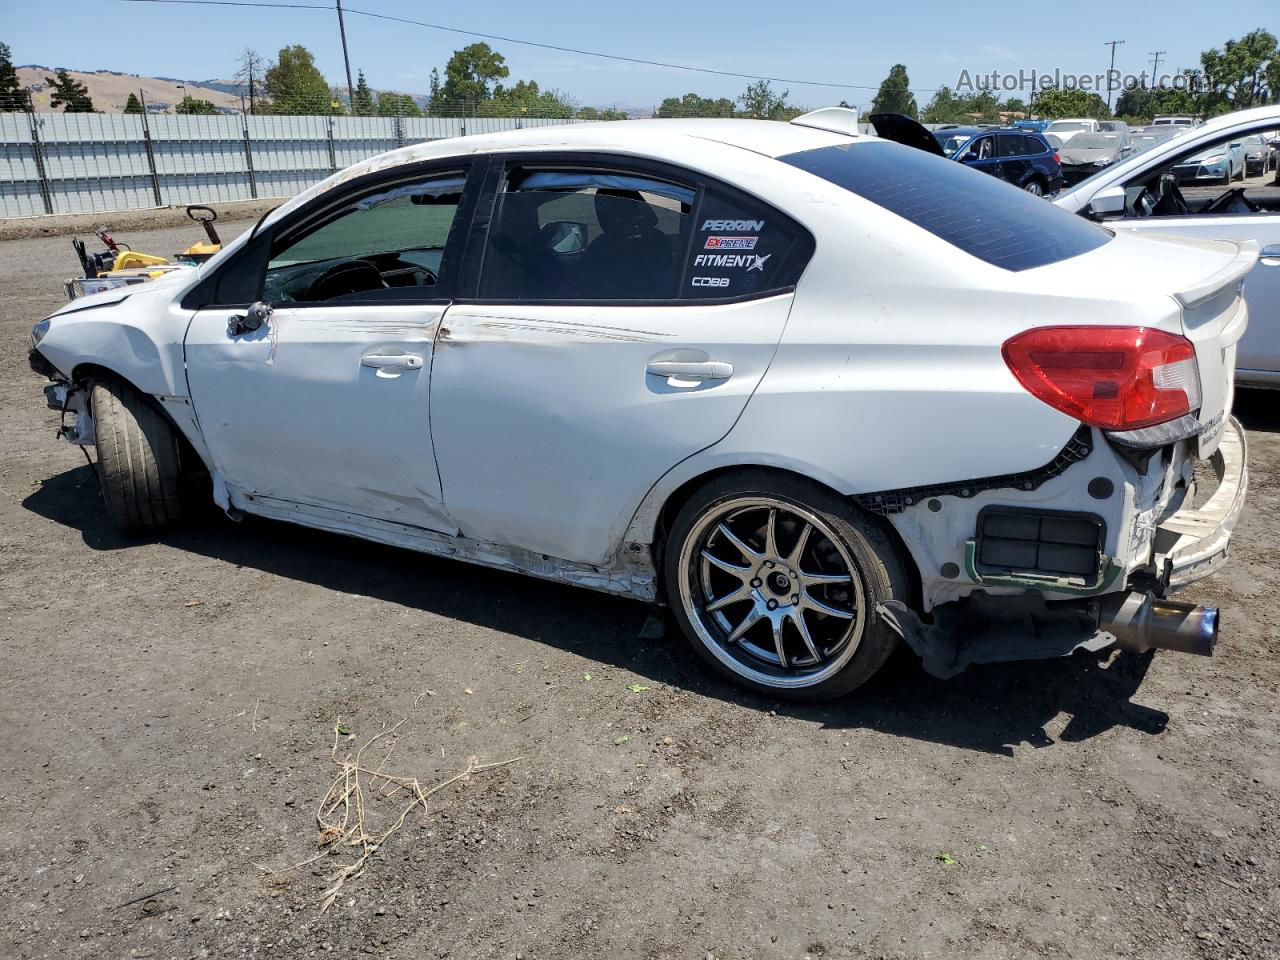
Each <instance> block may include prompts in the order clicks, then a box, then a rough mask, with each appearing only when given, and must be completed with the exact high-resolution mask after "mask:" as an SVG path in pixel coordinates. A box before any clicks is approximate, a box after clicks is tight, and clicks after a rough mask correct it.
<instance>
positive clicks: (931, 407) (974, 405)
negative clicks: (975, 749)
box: [32, 110, 1257, 699]
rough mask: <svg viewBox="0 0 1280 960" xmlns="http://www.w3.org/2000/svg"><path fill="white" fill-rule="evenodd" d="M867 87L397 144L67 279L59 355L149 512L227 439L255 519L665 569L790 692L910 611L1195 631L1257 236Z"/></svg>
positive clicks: (874, 646) (1182, 645)
mask: <svg viewBox="0 0 1280 960" xmlns="http://www.w3.org/2000/svg"><path fill="white" fill-rule="evenodd" d="M854 120H855V118H854V116H853V115H852V114H851V113H849V112H847V111H842V110H824V111H819V112H817V113H815V114H811V115H808V116H806V117H802V118H800V119H798V120H796V121H794V122H792V123H789V124H788V123H776V122H768V121H746V120H689V121H684V120H655V121H628V122H624V123H606V124H589V125H574V126H559V127H548V128H540V129H531V130H523V131H513V132H508V133H502V134H494V135H485V136H477V137H466V138H462V139H455V140H443V141H438V142H433V143H425V144H420V145H418V146H412V147H407V148H405V149H402V150H398V151H395V152H393V153H388V154H384V155H382V156H378V157H374V158H373V159H370V160H367V161H364V162H362V163H360V164H357V165H356V166H354V167H351V168H349V169H347V170H344V171H342V172H340V173H338V174H335V175H334V176H332V177H330V178H329V179H328V180H325V181H324V182H322V183H320V184H318V185H316V186H314V187H312V188H311V189H309V190H307V191H306V192H305V193H303V194H302V195H301V196H299V197H297V198H296V199H294V200H292V201H290V202H289V203H286V204H285V205H284V206H282V207H280V208H279V209H278V210H276V211H274V212H273V213H271V214H270V215H269V216H267V217H266V218H264V219H263V221H262V222H260V223H259V224H258V225H257V226H256V227H255V228H254V229H253V230H251V231H249V232H247V233H246V234H244V235H242V236H241V237H240V238H238V239H237V240H236V241H235V242H234V243H231V244H229V245H228V247H227V248H226V249H225V250H224V251H223V252H222V253H221V254H220V255H219V256H217V257H215V258H213V259H212V260H210V261H209V262H207V263H206V264H204V265H202V266H201V267H200V268H199V269H198V270H195V271H192V272H191V273H190V274H189V275H184V276H174V277H170V278H167V279H163V280H159V281H156V282H155V283H152V284H149V285H143V286H138V287H130V288H128V289H127V290H124V291H111V292H108V293H103V294H99V295H95V296H91V297H86V298H84V299H80V300H76V301H74V302H73V303H71V304H69V305H68V306H67V307H65V308H63V309H62V310H60V311H59V312H58V313H56V314H54V315H53V316H51V317H49V318H47V319H45V320H43V321H41V322H40V323H38V324H37V325H36V327H35V330H34V332H33V341H34V349H33V352H32V365H33V367H34V368H35V369H36V370H37V371H38V372H41V373H43V374H45V375H47V376H48V377H49V378H50V379H51V380H53V381H54V382H53V383H52V384H51V385H50V386H49V387H47V388H46V394H47V395H48V398H49V403H50V405H51V406H53V407H55V408H56V409H59V410H62V411H63V412H64V416H65V417H66V418H67V420H66V423H67V427H66V433H67V435H68V437H69V439H70V440H71V441H72V442H73V443H78V444H82V445H84V446H86V447H88V446H92V447H96V451H97V469H98V473H99V475H100V478H101V487H102V494H103V499H104V501H105V504H106V509H107V511H108V513H109V514H110V515H111V517H112V518H113V520H115V522H116V523H118V524H119V525H120V526H121V527H123V528H125V529H127V530H132V531H152V530H155V529H157V528H160V527H163V526H164V525H166V524H169V523H172V522H174V521H176V520H178V519H179V518H180V516H181V514H182V510H183V494H182V491H183V490H184V489H189V488H190V487H191V484H189V483H186V482H184V481H185V480H186V479H187V478H188V477H189V476H191V475H194V476H197V477H201V478H207V482H206V483H205V488H206V489H209V490H211V492H212V497H213V500H214V501H215V502H216V503H217V504H218V505H219V506H220V507H221V508H222V509H224V510H225V511H226V512H227V513H228V514H230V515H231V516H232V517H239V516H241V515H243V514H257V515H260V516H263V517H270V518H274V519H277V520H286V521H290V522H293V523H300V524H305V525H307V526H312V527H318V528H321V529H324V530H330V531H335V532H338V533H345V534H350V535H354V536H359V537H364V538H367V539H370V540H376V541H381V542H385V543H389V544H395V545H398V546H401V547H407V548H409V549H413V550H419V551H422V552H425V553H429V554H434V555H437V556H442V557H450V558H455V559H458V560H464V561H470V562H473V563H476V564H480V565H482V566H485V567H491V568H498V569H504V570H513V571H520V572H523V573H528V574H532V575H535V576H540V577H547V578H552V579H556V580H561V581H565V582H568V583H572V584H578V585H580V586H584V587H591V588H594V589H598V590H605V591H609V592H612V593H615V594H620V595H625V596H630V597H635V598H639V599H642V600H646V601H656V602H660V603H664V604H666V605H669V607H670V608H671V610H672V612H673V613H674V616H675V618H676V620H677V621H678V622H679V625H680V627H681V628H682V629H683V631H684V632H685V633H686V634H687V635H688V638H689V640H690V641H691V642H692V644H693V646H694V648H695V649H696V650H697V652H698V653H699V654H700V655H701V656H702V657H703V658H705V660H706V661H707V662H708V663H709V664H710V665H711V666H712V667H713V668H715V669H716V670H718V671H719V672H720V673H722V674H724V675H725V676H727V677H728V678H730V679H732V680H734V681H736V682H738V683H740V684H743V685H745V686H747V687H750V688H753V689H755V690H758V691H763V692H767V693H768V694H770V695H771V696H775V697H785V698H792V699H812V698H819V697H829V696H834V695H837V694H841V693H844V692H846V691H849V690H852V689H853V688H854V687H856V686H858V685H859V684H861V683H863V682H864V681H865V680H867V679H868V678H869V677H870V676H871V675H872V674H874V673H875V672H876V670H877V669H878V668H879V667H880V666H881V665H882V664H883V663H884V662H885V659H886V657H888V655H889V653H890V652H891V650H892V648H893V647H894V645H895V644H896V643H898V642H899V640H904V641H905V642H907V643H908V644H909V645H910V646H911V647H912V649H914V650H915V651H916V653H917V654H919V655H920V657H921V658H922V660H923V662H924V665H925V667H926V669H928V670H930V671H931V672H933V673H935V674H937V675H940V676H947V675H950V674H953V673H956V672H958V671H959V670H961V669H964V667H965V666H966V665H968V664H970V663H975V662H981V661H991V660H1002V659H1034V658H1043V657H1050V656H1060V655H1065V654H1067V653H1069V652H1071V651H1072V650H1075V649H1079V648H1085V649H1091V650H1093V649H1099V648H1101V647H1104V646H1106V645H1108V644H1112V643H1117V642H1118V643H1120V644H1122V645H1125V646H1128V647H1130V648H1136V649H1146V648H1150V647H1161V648H1169V649H1179V650H1184V651H1188V652H1195V653H1208V652H1210V651H1211V650H1212V646H1213V643H1214V641H1215V639H1216V636H1217V618H1216V611H1214V610H1212V609H1209V608H1204V607H1197V606H1193V605H1191V604H1187V603H1177V602H1173V601H1170V600H1167V599H1165V598H1166V595H1167V594H1168V593H1169V592H1171V591H1173V590H1174V589H1176V588H1178V587H1181V586H1184V585H1186V584H1187V583H1189V582H1191V581H1193V580H1195V579H1197V578H1199V577H1201V576H1204V575H1205V574H1207V573H1209V572H1211V571H1212V570H1214V569H1215V568H1216V567H1217V566H1218V565H1219V564H1220V563H1222V562H1223V561H1224V559H1225V557H1226V550H1227V543H1228V540H1229V538H1230V535H1231V531H1232V528H1233V526H1234V525H1235V522H1236V518H1237V517H1238V515H1239V513H1240V510H1241V507H1242V504H1243V497H1244V491H1245V485H1246V484H1245V458H1244V441H1243V436H1242V433H1241V431H1240V429H1239V427H1238V425H1237V424H1236V422H1235V421H1234V420H1233V419H1232V418H1231V416H1230V408H1231V398H1232V370H1233V367H1234V352H1235V343H1236V341H1237V340H1238V339H1239V338H1240V336H1241V334H1242V333H1243V332H1244V329H1245V325H1246V313H1245V307H1244V303H1243V301H1242V300H1241V298H1240V284H1241V278H1242V277H1243V276H1244V275H1245V274H1246V273H1247V272H1248V271H1249V269H1250V268H1251V266H1252V265H1253V263H1254V261H1255V260H1256V257H1257V249H1256V245H1253V244H1249V243H1239V244H1237V243H1230V242H1199V243H1197V242H1186V241H1177V240H1170V239H1158V238H1147V237H1140V236H1133V235H1126V234H1118V235H1117V234H1113V233H1111V232H1110V231H1108V230H1106V229H1104V228H1103V227H1101V226H1099V225H1097V224H1093V223H1090V222H1088V221H1086V220H1084V219H1082V218H1080V217H1076V216H1072V215H1071V214H1069V213H1066V212H1065V211H1062V210H1059V209H1057V208H1056V207H1054V206H1053V205H1052V204H1049V203H1046V202H1044V201H1043V200H1042V199H1039V198H1036V197H1032V196H1030V195H1028V194H1026V193H1024V192H1022V191H1020V190H1017V189H1015V188H1013V187H1010V186H1009V185H1008V184H1005V183H1002V182H1000V181H998V180H996V179H994V178H992V177H988V176H985V175H983V174H982V173H976V172H974V171H972V170H970V169H968V168H966V167H965V166H964V165H962V164H957V163H953V162H950V161H948V160H945V159H942V158H939V157H935V156H930V155H928V154H926V153H924V152H922V151H920V150H916V149H913V148H911V147H907V146H903V145H900V144H897V143H893V142H889V141H886V140H882V139H879V138H876V137H867V136H859V135H857V133H856V132H855V131H856V125H855V123H854ZM1199 464H1204V466H1205V469H1202V470H1199V471H1197V470H1196V467H1197V465H1199ZM1206 480H1207V481H1208V483H1209V485H1210V487H1211V488H1212V489H1210V490H1208V491H1205V490H1203V489H1201V490H1199V491H1197V490H1196V489H1195V487H1196V483H1197V481H1199V482H1201V483H1202V484H1203V483H1204V482H1205V481H1206Z"/></svg>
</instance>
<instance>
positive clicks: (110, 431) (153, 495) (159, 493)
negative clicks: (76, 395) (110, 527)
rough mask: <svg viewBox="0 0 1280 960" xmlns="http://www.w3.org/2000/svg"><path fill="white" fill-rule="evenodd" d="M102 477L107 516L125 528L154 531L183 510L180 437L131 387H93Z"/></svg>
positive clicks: (103, 383)
mask: <svg viewBox="0 0 1280 960" xmlns="http://www.w3.org/2000/svg"><path fill="white" fill-rule="evenodd" d="M90 401H91V403H92V406H93V426H94V433H95V435H96V440H97V443H96V446H97V450H98V481H99V483H100V484H101V485H102V499H103V501H104V502H105V503H106V505H107V516H108V517H109V518H110V519H111V522H112V523H113V524H115V525H116V526H117V527H118V528H119V529H120V530H121V531H123V532H125V533H135V534H136V533H150V532H153V531H157V530H160V529H162V528H164V527H166V526H169V525H170V524H172V523H174V522H175V521H177V520H178V519H179V517H181V515H182V502H181V497H180V494H179V488H178V479H179V476H180V475H181V460H180V457H179V452H178V438H177V435H176V434H175V433H174V430H173V427H172V426H170V424H169V421H168V420H166V419H165V418H164V416H163V415H162V414H161V413H160V411H158V410H156V409H155V408H154V407H153V406H151V404H150V403H149V402H148V401H147V400H146V399H145V398H144V397H143V395H142V394H140V393H139V392H138V391H137V390H135V389H134V388H133V387H131V386H129V385H128V384H127V383H122V382H120V381H118V380H95V381H94V382H93V384H92V385H91V387H90Z"/></svg>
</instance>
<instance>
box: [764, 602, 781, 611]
mask: <svg viewBox="0 0 1280 960" xmlns="http://www.w3.org/2000/svg"><path fill="white" fill-rule="evenodd" d="M765 606H766V607H768V608H769V609H770V610H777V609H778V601H777V600H770V601H769V602H768V603H766V604H765Z"/></svg>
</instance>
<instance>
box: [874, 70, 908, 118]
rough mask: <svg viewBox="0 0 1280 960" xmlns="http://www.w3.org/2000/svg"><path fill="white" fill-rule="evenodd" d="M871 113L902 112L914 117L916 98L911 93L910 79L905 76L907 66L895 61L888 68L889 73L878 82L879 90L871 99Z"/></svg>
mask: <svg viewBox="0 0 1280 960" xmlns="http://www.w3.org/2000/svg"><path fill="white" fill-rule="evenodd" d="M871 112H872V113H904V114H906V115H907V116H908V117H914V116H915V115H916V114H917V113H918V112H919V110H918V108H917V107H916V98H915V97H913V96H912V95H911V81H910V80H909V79H908V77H907V68H906V66H905V65H903V64H901V63H895V64H894V65H893V66H892V67H891V68H890V69H889V75H888V76H887V77H885V78H884V81H883V82H882V83H881V84H880V90H879V92H878V93H877V94H876V95H875V99H874V100H872V101H871Z"/></svg>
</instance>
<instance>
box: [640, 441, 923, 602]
mask: <svg viewBox="0 0 1280 960" xmlns="http://www.w3.org/2000/svg"><path fill="white" fill-rule="evenodd" d="M739 470H751V471H752V472H753V473H759V472H764V473H771V474H775V475H776V476H778V477H789V478H800V479H802V480H805V481H807V482H809V483H817V484H818V485H819V486H821V487H823V488H824V489H826V490H830V491H831V493H833V494H835V495H836V496H838V497H843V498H844V499H845V500H848V501H849V502H850V503H851V504H853V505H854V508H855V509H857V510H859V511H861V512H862V513H863V514H864V515H866V516H867V517H868V518H869V519H870V520H871V521H872V522H873V523H875V525H876V526H877V527H879V528H880V529H881V530H883V531H884V534H885V536H887V537H888V538H889V541H890V542H891V543H892V544H893V546H894V549H895V550H897V552H898V558H899V559H900V560H901V561H902V568H903V570H904V571H905V572H906V574H907V579H908V581H909V582H910V598H909V600H908V602H909V603H910V604H911V606H914V607H917V608H918V607H919V604H920V598H921V595H922V592H921V585H920V571H919V569H918V568H917V567H916V562H915V558H914V557H913V556H912V555H911V551H910V550H908V549H907V545H906V543H904V542H903V540H902V537H901V536H900V535H899V533H898V531H897V528H895V527H894V525H893V524H891V523H890V522H889V521H888V520H886V519H885V518H884V517H882V516H880V515H879V514H874V513H870V512H868V511H866V510H862V508H861V507H859V506H857V504H854V502H853V498H852V497H848V496H845V495H843V494H841V493H839V492H838V491H836V490H835V489H833V488H832V487H830V486H828V485H827V484H824V483H821V482H820V481H817V480H814V479H813V478H812V477H807V476H805V475H804V474H803V473H798V472H796V471H794V470H784V469H782V468H781V467H769V466H761V465H758V464H740V465H734V466H729V467H719V468H717V469H715V470H709V471H708V472H706V473H701V474H698V476H696V477H693V478H692V479H689V480H686V481H685V482H684V483H682V484H681V485H680V486H678V487H676V489H675V490H673V491H672V492H671V494H670V495H669V496H668V497H667V499H666V501H665V502H664V503H663V504H662V509H661V510H659V511H658V517H657V520H656V522H655V523H654V531H653V546H652V551H653V566H654V569H655V570H657V571H659V576H658V578H657V580H658V584H659V594H660V595H659V597H658V600H659V601H661V602H664V603H665V602H666V597H665V595H663V592H662V584H663V582H664V580H665V578H664V577H663V576H661V571H662V569H663V562H664V560H665V557H666V550H667V543H668V534H669V533H670V530H671V527H672V525H673V524H674V523H675V519H676V517H677V515H679V513H680V511H681V509H683V508H684V505H685V504H686V503H688V502H689V499H690V498H691V497H692V496H693V495H694V493H695V492H697V491H698V490H699V489H701V488H702V487H703V486H705V485H706V484H708V483H710V482H712V481H713V480H716V479H717V478H719V477H723V476H726V475H728V474H732V473H735V472H737V471H739Z"/></svg>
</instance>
